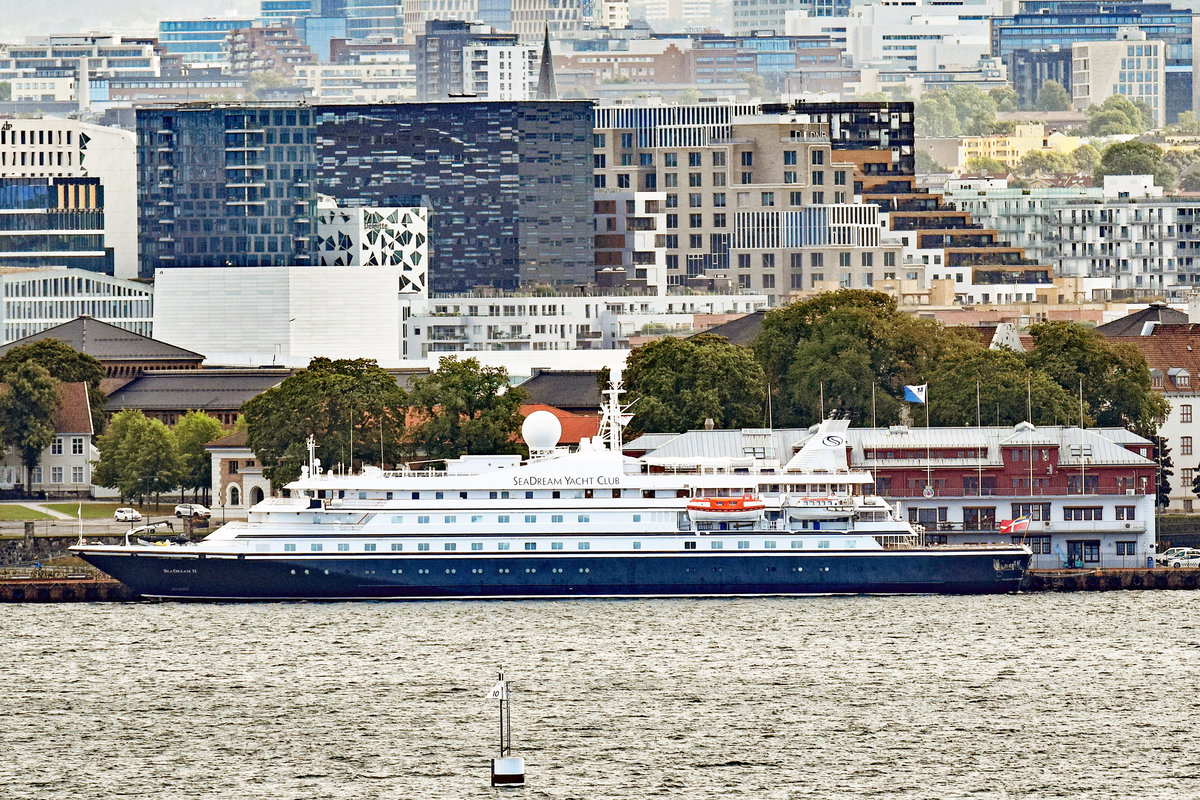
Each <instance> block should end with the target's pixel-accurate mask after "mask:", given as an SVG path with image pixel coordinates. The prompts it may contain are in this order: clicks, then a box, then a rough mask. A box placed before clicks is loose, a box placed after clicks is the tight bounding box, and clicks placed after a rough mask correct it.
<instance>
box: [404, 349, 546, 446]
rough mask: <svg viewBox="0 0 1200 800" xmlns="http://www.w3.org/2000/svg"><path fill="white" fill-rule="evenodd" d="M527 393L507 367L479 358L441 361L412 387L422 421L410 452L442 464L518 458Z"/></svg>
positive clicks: (412, 434) (412, 437)
mask: <svg viewBox="0 0 1200 800" xmlns="http://www.w3.org/2000/svg"><path fill="white" fill-rule="evenodd" d="M524 400H525V391H524V390H523V389H520V388H519V387H511V386H509V384H508V371H507V370H505V369H504V368H503V367H485V366H481V365H480V363H479V361H478V360H476V359H474V358H467V359H463V360H459V359H458V358H457V357H455V356H450V357H448V358H444V359H442V361H441V363H440V364H439V365H438V368H437V370H435V371H434V372H431V373H430V374H429V375H428V376H426V377H424V378H420V379H418V380H416V381H414V382H413V385H412V388H411V390H410V391H409V404H410V407H411V409H412V412H413V414H414V415H415V416H417V417H418V418H419V421H417V422H416V423H415V424H414V425H413V426H412V427H411V428H410V429H409V432H408V437H407V440H408V445H409V448H410V452H412V453H414V454H420V455H423V456H424V457H425V458H427V459H430V460H434V461H441V460H445V459H448V458H457V457H459V456H461V455H463V454H468V453H472V454H492V453H518V452H520V451H521V445H520V442H519V441H518V439H517V434H518V432H519V431H520V429H521V423H522V422H523V421H524V418H523V417H522V416H521V403H522V402H524Z"/></svg>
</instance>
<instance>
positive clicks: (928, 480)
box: [925, 384, 933, 491]
mask: <svg viewBox="0 0 1200 800" xmlns="http://www.w3.org/2000/svg"><path fill="white" fill-rule="evenodd" d="M930 458H931V457H930V450H929V384H926V385H925V485H926V486H928V487H929V489H930V491H932V490H933V462H932V461H931V460H930Z"/></svg>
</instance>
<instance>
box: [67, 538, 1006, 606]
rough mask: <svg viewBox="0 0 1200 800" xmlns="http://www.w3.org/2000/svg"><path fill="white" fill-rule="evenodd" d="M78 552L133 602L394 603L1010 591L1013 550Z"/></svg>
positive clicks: (1000, 548)
mask: <svg viewBox="0 0 1200 800" xmlns="http://www.w3.org/2000/svg"><path fill="white" fill-rule="evenodd" d="M115 549H116V548H108V549H105V548H95V549H93V548H78V549H77V552H78V554H79V555H80V556H81V557H83V558H84V559H85V560H86V561H88V562H89V563H91V564H93V565H94V566H96V567H98V568H100V569H101V570H103V571H104V572H106V573H108V574H109V575H111V576H113V577H114V578H116V579H117V580H119V581H121V582H122V583H124V584H125V585H126V586H128V587H130V588H131V589H132V590H133V591H135V592H137V593H138V594H140V595H142V596H144V597H152V598H164V599H178V600H186V599H192V600H351V599H363V600H403V599H429V598H480V599H482V598H538V597H541V598H555V597H639V596H642V597H661V596H721V595H805V594H874V593H879V594H997V593H1005V592H1015V591H1017V588H1018V586H1019V585H1020V583H1021V578H1022V576H1023V575H1024V574H1025V569H1026V568H1027V566H1028V564H1029V553H1028V551H1025V550H1022V549H1019V548H1007V547H997V548H990V549H981V548H963V549H952V548H950V549H937V550H895V551H879V552H871V553H862V552H836V551H835V552H828V553H822V554H819V555H817V554H814V555H799V554H787V555H783V554H776V553H741V554H737V555H732V554H711V555H710V554H698V553H678V554H637V555H634V554H632V553H631V554H611V555H603V556H598V555H582V556H581V555H575V554H562V555H549V554H538V555H532V554H530V555H528V556H526V555H516V554H514V555H509V556H496V555H483V554H480V555H478V556H462V555H459V556H450V557H446V556H441V555H430V556H423V557H422V556H415V555H413V556H406V557H382V556H366V555H363V556H347V557H341V558H338V557H330V556H327V557H324V558H303V557H296V558H290V559H289V558H283V557H280V556H278V555H271V556H257V557H256V556H254V555H246V556H240V557H239V556H233V555H229V556H224V555H215V554H206V555H198V554H195V553H194V551H193V553H188V554H186V555H182V554H178V553H162V554H158V553H154V554H150V553H146V552H144V551H143V552H139V553H132V552H114V550H115Z"/></svg>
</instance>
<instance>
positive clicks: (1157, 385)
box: [1150, 369, 1163, 389]
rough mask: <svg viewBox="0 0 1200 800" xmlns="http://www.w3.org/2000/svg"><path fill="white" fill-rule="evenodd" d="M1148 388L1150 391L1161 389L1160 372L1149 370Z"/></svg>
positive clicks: (1161, 376)
mask: <svg viewBox="0 0 1200 800" xmlns="http://www.w3.org/2000/svg"><path fill="white" fill-rule="evenodd" d="M1150 388H1152V389H1161V388H1163V374H1162V371H1161V370H1157V369H1152V370H1150Z"/></svg>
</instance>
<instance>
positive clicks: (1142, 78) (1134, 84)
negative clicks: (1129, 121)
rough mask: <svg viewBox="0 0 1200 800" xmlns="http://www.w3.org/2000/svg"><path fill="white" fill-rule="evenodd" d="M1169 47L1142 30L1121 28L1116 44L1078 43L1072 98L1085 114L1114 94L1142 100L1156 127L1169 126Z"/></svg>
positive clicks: (1073, 56) (1073, 63)
mask: <svg viewBox="0 0 1200 800" xmlns="http://www.w3.org/2000/svg"><path fill="white" fill-rule="evenodd" d="M1166 56H1167V45H1166V42H1163V41H1162V40H1160V39H1147V38H1146V32H1145V31H1143V30H1140V29H1138V28H1118V29H1117V40H1116V41H1114V42H1077V43H1075V45H1074V46H1072V48H1071V97H1072V102H1073V104H1074V106H1075V109H1076V110H1077V111H1085V110H1087V109H1088V108H1090V107H1091V106H1093V105H1098V104H1100V103H1103V102H1104V101H1105V100H1107V99H1108V98H1110V97H1112V96H1114V95H1122V96H1124V97H1127V98H1129V99H1130V100H1133V101H1138V100H1140V101H1142V102H1143V103H1145V104H1146V105H1148V106H1149V107H1150V109H1151V110H1152V111H1153V112H1154V127H1157V128H1161V127H1162V126H1163V125H1166V124H1167V105H1166V104H1167V100H1166V92H1167V90H1166V76H1167V66H1166V64H1167V58H1166Z"/></svg>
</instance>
